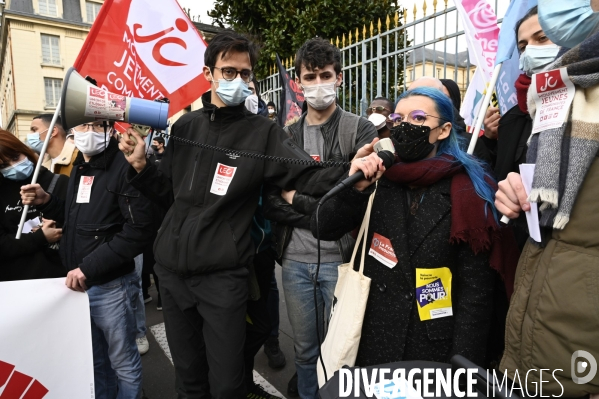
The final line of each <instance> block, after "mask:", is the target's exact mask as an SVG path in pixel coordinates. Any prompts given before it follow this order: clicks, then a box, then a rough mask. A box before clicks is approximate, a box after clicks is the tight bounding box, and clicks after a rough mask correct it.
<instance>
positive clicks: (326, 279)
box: [283, 259, 340, 399]
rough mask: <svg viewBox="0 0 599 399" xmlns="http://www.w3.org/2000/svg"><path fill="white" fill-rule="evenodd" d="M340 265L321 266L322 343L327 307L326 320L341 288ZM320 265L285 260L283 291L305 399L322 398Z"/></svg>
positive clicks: (299, 378)
mask: <svg viewBox="0 0 599 399" xmlns="http://www.w3.org/2000/svg"><path fill="white" fill-rule="evenodd" d="M339 265H340V263H337V262H335V263H321V264H320V271H319V272H318V283H319V284H318V286H317V287H316V298H317V303H318V309H319V311H318V319H319V321H318V327H319V331H320V339H321V340H322V339H324V332H326V326H325V324H324V323H325V321H324V320H323V319H322V307H323V303H324V308H325V319H326V321H328V318H329V315H330V313H331V305H332V302H333V294H334V293H335V285H336V284H337V267H338V266H339ZM315 275H316V264H309V263H301V262H296V261H292V260H288V259H283V290H284V291H285V300H286V301H287V314H288V316H289V322H290V323H291V328H292V329H293V344H294V346H295V369H296V371H297V384H298V391H299V395H300V397H301V398H302V399H317V398H318V379H317V377H316V361H317V360H318V346H319V344H318V339H317V335H316V315H315V313H314V312H315V309H314V284H313V283H314V277H315Z"/></svg>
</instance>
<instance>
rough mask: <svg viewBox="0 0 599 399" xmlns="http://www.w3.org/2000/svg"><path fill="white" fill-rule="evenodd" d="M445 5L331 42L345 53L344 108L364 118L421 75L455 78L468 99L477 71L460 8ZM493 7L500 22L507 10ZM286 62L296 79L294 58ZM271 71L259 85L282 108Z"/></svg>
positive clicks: (341, 99)
mask: <svg viewBox="0 0 599 399" xmlns="http://www.w3.org/2000/svg"><path fill="white" fill-rule="evenodd" d="M419 1H421V0H419ZM428 1H429V2H430V0H428ZM443 2H444V3H445V6H444V8H443V9H442V10H437V3H438V2H437V0H433V1H432V6H433V10H432V11H433V12H432V14H427V8H428V7H430V6H427V3H426V0H424V1H423V2H422V5H421V6H420V8H418V7H417V6H416V5H414V8H413V10H412V11H411V12H409V11H408V10H407V9H405V8H404V9H403V10H401V11H398V12H395V13H394V14H392V15H388V16H387V18H386V19H385V21H384V22H382V21H381V20H380V19H379V20H378V21H376V23H373V22H371V23H370V26H369V27H368V28H367V27H366V25H364V26H363V27H362V29H361V31H360V29H358V28H356V29H355V31H350V32H349V33H348V34H347V35H345V34H344V35H343V36H342V37H341V38H339V37H337V38H334V39H330V41H331V43H332V44H334V45H336V46H337V47H339V49H340V50H341V64H342V74H343V85H342V86H341V88H340V89H339V91H338V97H339V103H340V105H341V106H342V107H343V108H344V109H345V110H347V111H350V112H353V113H356V114H360V115H365V110H366V108H367V107H368V105H369V104H370V102H371V101H372V100H373V99H374V98H376V97H386V98H388V99H389V100H391V101H392V102H394V101H395V100H396V98H397V97H398V96H399V95H401V93H402V92H403V91H405V90H406V88H407V86H408V85H409V84H410V83H411V82H412V81H413V80H415V79H418V78H419V77H422V76H434V77H437V78H439V79H452V80H454V81H455V82H456V83H457V84H458V86H459V88H460V92H461V94H462V98H463V96H464V94H465V93H466V89H467V88H468V85H469V83H470V79H471V78H472V75H473V74H474V71H475V69H476V67H475V66H474V65H472V64H471V63H470V59H469V57H468V52H467V48H466V40H465V37H464V30H463V28H462V22H461V20H460V18H459V15H458V13H457V11H456V7H455V6H451V7H448V0H443ZM489 3H491V6H493V5H494V7H495V8H494V9H495V11H496V12H501V15H499V14H498V15H497V16H498V18H499V19H498V22H501V21H502V19H501V18H502V17H503V13H505V10H498V5H499V4H498V3H499V0H490V1H489ZM493 3H494V4H493ZM505 8H507V7H505ZM429 10H430V8H429ZM409 14H411V15H409ZM419 14H421V15H419ZM410 17H411V18H410ZM417 17H419V18H417ZM282 63H283V65H284V66H285V68H286V69H287V71H288V72H289V74H290V76H291V78H295V68H294V67H293V63H294V60H293V58H292V57H289V58H287V59H285V60H282ZM269 72H270V75H269V76H267V77H266V78H265V79H263V80H261V81H260V82H259V84H260V93H261V96H262V98H263V99H264V100H265V101H267V102H268V101H273V102H274V103H275V104H277V108H278V107H279V104H280V95H281V87H280V82H279V73H278V69H277V67H276V64H273V65H272V66H271V67H270V69H269Z"/></svg>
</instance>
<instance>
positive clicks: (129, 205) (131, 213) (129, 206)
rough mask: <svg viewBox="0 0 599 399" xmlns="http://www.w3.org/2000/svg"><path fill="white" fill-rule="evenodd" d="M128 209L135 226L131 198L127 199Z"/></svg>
mask: <svg viewBox="0 0 599 399" xmlns="http://www.w3.org/2000/svg"><path fill="white" fill-rule="evenodd" d="M126 201H127V208H129V216H131V222H133V224H135V219H133V211H132V210H131V203H130V202H129V198H127V200H126Z"/></svg>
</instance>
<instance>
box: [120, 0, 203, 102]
mask: <svg viewBox="0 0 599 399" xmlns="http://www.w3.org/2000/svg"><path fill="white" fill-rule="evenodd" d="M151 21H159V22H160V23H158V24H152V22H151ZM156 25H158V26H160V27H161V28H159V29H161V30H160V31H158V32H157V29H156V28H155V26H156ZM127 26H128V28H129V30H130V32H131V33H132V35H133V40H134V42H135V51H136V53H137V56H138V59H140V60H141V61H142V62H143V64H144V65H145V66H146V67H147V68H148V69H149V70H150V71H151V72H152V74H153V75H154V76H155V77H156V79H158V81H160V83H161V84H162V85H163V86H164V88H165V89H166V90H167V91H168V92H169V93H174V92H175V91H177V90H178V89H179V88H181V87H182V86H183V85H185V84H186V83H187V82H190V81H192V80H194V79H195V78H197V77H198V76H199V75H200V74H201V73H202V68H201V65H203V63H204V59H203V54H204V50H205V48H204V42H203V41H202V40H201V39H200V36H199V33H198V32H197V31H196V29H195V28H194V27H192V26H190V24H189V22H188V21H187V17H186V16H185V14H184V13H183V11H182V10H181V9H180V8H179V7H162V6H161V2H159V1H156V2H150V3H148V2H147V1H144V0H132V1H131V6H130V8H129V16H128V17H127ZM199 54H202V55H199ZM189 60H193V62H190V61H189Z"/></svg>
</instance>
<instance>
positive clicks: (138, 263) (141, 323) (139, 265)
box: [133, 254, 146, 338]
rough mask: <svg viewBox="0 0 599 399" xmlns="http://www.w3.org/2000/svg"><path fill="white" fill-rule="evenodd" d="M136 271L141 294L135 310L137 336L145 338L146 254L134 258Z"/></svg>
mask: <svg viewBox="0 0 599 399" xmlns="http://www.w3.org/2000/svg"><path fill="white" fill-rule="evenodd" d="M133 260H134V261H135V273H136V274H137V275H138V276H139V281H140V283H139V295H138V296H137V309H136V310H135V323H136V325H137V334H136V335H135V338H143V337H145V336H146V304H145V303H144V296H143V293H142V290H141V271H142V269H143V266H144V255H143V254H139V255H137V256H136V257H135V258H134V259H133Z"/></svg>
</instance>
